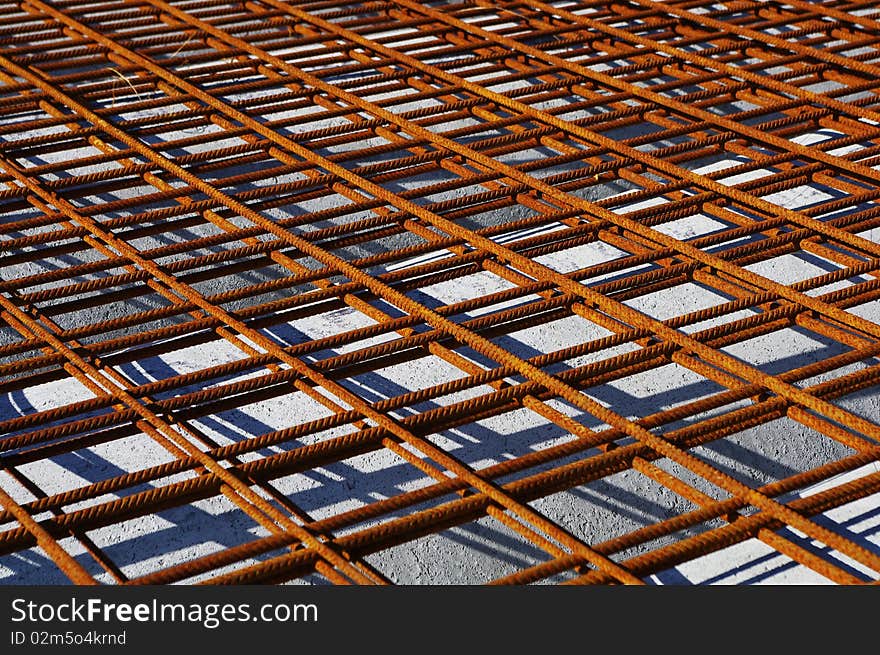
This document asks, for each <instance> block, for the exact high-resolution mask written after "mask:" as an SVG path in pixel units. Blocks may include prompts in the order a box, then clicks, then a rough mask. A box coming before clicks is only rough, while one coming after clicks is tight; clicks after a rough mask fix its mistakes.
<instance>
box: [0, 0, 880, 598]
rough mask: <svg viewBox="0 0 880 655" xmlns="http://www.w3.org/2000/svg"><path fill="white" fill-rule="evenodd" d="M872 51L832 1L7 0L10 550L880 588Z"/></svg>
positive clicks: (378, 576)
mask: <svg viewBox="0 0 880 655" xmlns="http://www.w3.org/2000/svg"><path fill="white" fill-rule="evenodd" d="M878 71H880V9H877V8H875V7H874V6H873V5H872V3H868V2H859V1H857V2H838V1H837V0H830V1H827V2H804V1H801V0H787V1H786V2H777V1H775V0H766V1H764V0H761V1H754V2H753V1H751V0H739V1H737V2H718V3H711V4H709V3H705V2H695V1H693V0H691V1H688V2H680V1H670V2H656V1H654V0H622V1H620V2H613V3H608V2H592V1H591V2H572V1H563V2H558V1H557V2H549V3H545V2H542V1H540V0H523V1H516V0H510V1H508V0H500V1H499V0H491V1H490V0H468V1H464V2H427V3H424V2H414V1H413V0H389V1H387V2H386V1H375V2H368V1H364V2H351V3H339V2H329V1H320V2H284V1H282V0H256V1H245V2H217V1H214V0H192V1H184V2H166V1H165V0H108V1H104V0H94V1H91V2H90V1H88V0H21V1H17V2H5V3H3V4H2V5H0V84H2V86H0V182H2V185H3V186H2V188H0V216H2V221H0V230H2V237H0V239H2V240H0V244H2V245H0V248H2V259H0V274H2V280H0V320H2V324H0V327H2V332H0V334H2V336H3V341H2V343H0V394H2V395H0V398H2V399H3V402H2V404H0V468H2V472H0V507H2V510H0V566H2V567H5V568H6V569H7V570H8V571H10V575H9V576H8V577H7V578H5V580H7V581H13V582H15V581H20V580H22V579H28V578H27V575H26V573H25V572H24V571H23V570H21V569H26V568H27V565H25V564H21V562H30V563H31V564H33V561H34V560H37V561H38V562H43V564H42V566H43V568H48V566H49V565H50V564H51V566H53V567H56V568H57V571H58V572H60V573H61V574H63V576H65V577H66V578H67V579H69V580H70V581H73V582H75V583H81V584H93V583H96V582H116V583H121V584H147V583H171V582H188V583H193V582H204V583H256V582H261V583H262V582H285V581H290V580H294V579H304V580H307V581H330V582H333V583H352V582H354V583H364V584H372V583H379V584H383V583H388V582H401V581H403V582H406V581H411V580H413V579H415V580H416V581H424V580H428V581H446V580H453V579H465V580H466V581H471V582H477V581H480V582H493V583H500V584H510V583H531V582H539V581H554V582H567V583H640V582H645V581H649V580H651V579H656V576H661V577H662V575H663V574H664V573H665V572H668V571H669V570H671V569H673V568H675V567H677V566H680V565H683V564H689V563H690V564H693V563H694V562H696V561H697V560H699V559H700V558H703V557H705V556H710V555H712V554H713V553H717V552H718V551H721V550H723V549H725V548H729V547H731V546H734V545H736V544H742V543H745V542H747V541H749V540H760V541H761V542H763V544H764V545H765V546H766V547H767V548H769V549H770V551H771V552H772V553H774V554H776V555H778V556H779V557H782V558H785V559H786V561H790V562H792V563H795V564H798V565H801V566H802V567H805V568H806V569H809V570H811V571H813V572H815V573H816V574H818V575H820V576H823V577H824V578H827V579H829V580H831V581H834V582H839V583H845V584H852V583H863V582H873V581H876V580H877V579H878V578H880V550H878V548H877V547H876V544H874V543H872V541H871V540H870V539H867V538H865V537H864V536H863V535H862V534H860V533H859V532H858V530H856V529H855V528H853V524H852V522H849V523H847V522H846V521H834V520H833V519H832V518H830V517H832V516H833V515H834V514H833V513H834V512H835V511H837V510H840V509H842V508H846V507H852V506H853V505H857V504H858V503H859V502H864V501H871V500H873V501H876V499H877V497H878V495H880V472H878V471H880V468H878V458H880V447H878V444H877V442H878V440H880V423H878V414H877V411H878V410H877V404H876V402H873V403H872V402H871V400H872V399H876V398H877V389H878V384H880V368H878V366H877V357H878V356H880V311H878V309H877V308H878V302H880V276H878V271H880V257H878V256H880V242H878V239H877V237H878V236H880V231H878V227H880V204H878V199H880V186H878V182H880V172H878V170H877V169H876V166H877V165H878V164H880V138H878V137H880V127H878V125H880V95H878V94H880V75H878ZM655 397H656V398H655ZM652 398H653V399H652ZM749 449H751V451H750V450H749ZM793 462H797V464H796V465H795V464H793ZM560 499H563V500H560ZM645 506H648V507H650V508H651V511H650V512H645V511H642V510H639V509H638V508H644V507H645ZM874 506H876V503H875V505H874ZM637 510H638V511H637ZM211 530H213V532H210V531H211ZM437 535H439V538H445V539H447V540H448V541H447V542H446V543H447V544H453V545H455V544H458V545H460V544H462V542H469V543H472V544H476V546H474V547H473V550H471V551H466V552H472V553H473V552H479V551H490V555H489V556H488V557H489V560H491V561H492V562H494V564H493V565H491V566H489V565H485V564H484V565H485V569H486V570H485V571H484V570H483V569H482V568H481V566H477V565H474V566H473V567H467V566H466V567H464V568H469V570H468V571H467V572H466V574H461V573H456V574H455V575H456V576H459V577H454V576H451V575H449V570H448V567H450V566H456V562H455V557H456V556H457V555H458V554H460V553H461V552H462V551H461V550H460V549H459V550H455V548H452V546H450V549H451V550H450V551H449V553H446V554H445V555H444V554H443V553H440V552H439V551H438V550H437V542H430V543H429V542H428V541H426V540H430V539H436V538H438V537H436V536H437ZM444 557H445V560H444ZM408 558H409V559H408ZM481 561H482V560H481ZM414 566H418V567H420V568H422V567H423V568H424V569H425V570H426V573H425V575H424V576H422V578H419V577H418V576H415V577H414V574H413V573H412V571H411V569H412V568H413V567H414ZM457 566H458V567H461V563H460V562H459V563H457ZM444 567H446V570H445V571H444Z"/></svg>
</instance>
